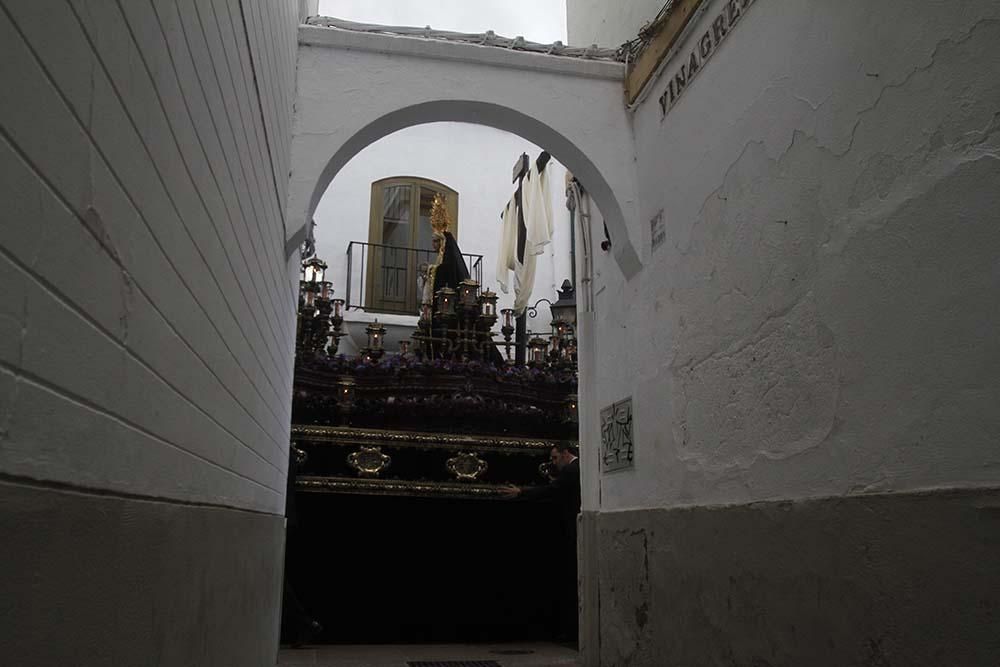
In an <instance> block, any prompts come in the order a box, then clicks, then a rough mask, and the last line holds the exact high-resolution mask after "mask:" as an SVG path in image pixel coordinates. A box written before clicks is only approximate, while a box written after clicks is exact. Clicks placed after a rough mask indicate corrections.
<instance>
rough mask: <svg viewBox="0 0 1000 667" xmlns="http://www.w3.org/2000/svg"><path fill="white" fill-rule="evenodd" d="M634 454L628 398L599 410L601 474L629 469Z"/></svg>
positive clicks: (629, 400) (630, 400) (629, 399)
mask: <svg viewBox="0 0 1000 667" xmlns="http://www.w3.org/2000/svg"><path fill="white" fill-rule="evenodd" d="M634 454H635V443H634V441H633V440H632V397H631V396H630V397H628V398H626V399H625V400H623V401H618V402H617V403H614V404H612V405H609V406H608V407H606V408H604V409H603V410H601V472H602V473H603V472H613V471H615V470H625V469H626V468H631V467H632V465H633V455H634Z"/></svg>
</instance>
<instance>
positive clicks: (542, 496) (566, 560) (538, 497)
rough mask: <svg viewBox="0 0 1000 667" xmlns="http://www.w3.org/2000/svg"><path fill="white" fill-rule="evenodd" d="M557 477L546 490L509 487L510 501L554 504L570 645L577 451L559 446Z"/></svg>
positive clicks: (562, 628) (563, 631)
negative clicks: (556, 515)
mask: <svg viewBox="0 0 1000 667" xmlns="http://www.w3.org/2000/svg"><path fill="white" fill-rule="evenodd" d="M549 463H550V466H551V467H550V470H552V471H554V472H555V476H554V477H553V478H552V479H551V481H549V483H548V484H546V485H544V486H537V487H531V488H521V487H517V486H514V485H513V484H510V485H508V486H507V487H506V488H505V489H504V495H505V496H506V497H507V498H511V499H517V500H526V501H540V502H546V503H552V504H553V505H554V506H555V509H556V511H557V513H558V517H559V525H558V527H557V530H558V531H559V536H560V540H559V541H560V544H561V548H560V550H559V552H558V555H557V557H558V563H557V565H556V571H557V572H559V574H558V575H557V581H556V582H554V584H555V585H556V586H557V587H558V595H559V611H558V619H557V620H558V629H557V632H558V635H559V638H560V639H562V640H563V641H566V642H571V643H574V644H575V643H576V638H577V581H576V516H577V514H579V513H580V461H579V459H578V458H577V457H576V452H575V451H574V448H573V447H570V446H568V445H563V444H560V445H556V446H555V447H553V448H552V451H550V452H549Z"/></svg>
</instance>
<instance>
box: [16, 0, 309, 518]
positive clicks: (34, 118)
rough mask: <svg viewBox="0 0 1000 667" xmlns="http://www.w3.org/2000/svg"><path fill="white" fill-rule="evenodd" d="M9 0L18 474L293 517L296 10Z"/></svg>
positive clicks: (183, 0) (245, 4)
mask: <svg viewBox="0 0 1000 667" xmlns="http://www.w3.org/2000/svg"><path fill="white" fill-rule="evenodd" d="M2 5H3V8H2V10H0V54H2V57H0V79H2V80H3V81H4V83H5V94H4V95H3V96H2V97H0V199H2V200H3V201H4V202H5V207H4V211H3V213H2V215H3V222H2V224H0V285H2V286H3V288H2V289H0V473H2V474H3V475H5V476H10V477H14V478H27V479H35V480H41V481H45V482H56V483H65V484H69V485H72V486H75V487H79V488H84V489H96V490H101V491H107V492H112V493H120V494H135V495H138V496H148V497H157V498H164V499H168V500H179V501H188V502H201V503H211V504H217V505H223V506H229V507H236V508H242V509H252V510H257V511H263V512H270V513H275V514H282V513H283V512H284V493H285V470H286V467H287V446H288V437H287V436H288V426H289V415H290V400H291V380H292V361H293V340H294V326H295V321H294V308H295V300H294V296H295V294H294V290H293V286H292V285H291V284H290V282H289V280H288V275H289V274H288V269H287V264H286V258H285V255H284V244H285V228H284V214H285V211H284V202H285V200H286V197H287V183H288V171H289V142H290V138H291V129H290V126H291V110H292V104H293V101H294V99H293V98H294V95H295V78H294V71H295V55H296V50H297V38H296V30H297V24H298V7H297V3H296V2H295V0H282V1H281V2H272V1H264V0H242V1H241V0H211V1H206V2H201V1H199V2H194V0H177V1H169V0H156V1H155V2H153V3H152V4H141V3H132V2H124V3H112V2H104V3H92V2H82V1H76V0H73V1H71V2H69V3H68V5H67V4H66V3H62V2H54V1H53V0H39V1H38V2H32V3H24V2H3V3H2Z"/></svg>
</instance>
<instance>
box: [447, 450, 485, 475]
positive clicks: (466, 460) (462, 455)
mask: <svg viewBox="0 0 1000 667" xmlns="http://www.w3.org/2000/svg"><path fill="white" fill-rule="evenodd" d="M447 467H448V472H450V473H451V474H452V475H454V476H455V477H456V478H458V479H460V480H463V481H472V480H476V479H479V476H480V475H482V474H483V473H484V472H486V468H487V467H488V466H487V465H486V461H484V460H482V459H481V458H479V456H478V455H477V454H476V453H475V452H459V453H458V454H456V455H455V456H453V457H451V458H450V459H448V463H447Z"/></svg>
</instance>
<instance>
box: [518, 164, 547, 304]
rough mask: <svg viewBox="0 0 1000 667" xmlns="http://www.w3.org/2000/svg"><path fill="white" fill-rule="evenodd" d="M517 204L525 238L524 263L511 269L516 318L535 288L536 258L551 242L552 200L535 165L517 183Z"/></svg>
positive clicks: (544, 176) (543, 176)
mask: <svg viewBox="0 0 1000 667" xmlns="http://www.w3.org/2000/svg"><path fill="white" fill-rule="evenodd" d="M521 205H522V206H523V208H524V210H523V215H524V226H525V228H526V236H525V243H524V261H523V262H516V266H515V268H514V312H515V313H516V314H517V315H520V314H521V313H523V312H524V309H525V308H526V307H527V306H528V301H529V300H530V299H531V291H532V290H533V289H534V287H535V261H536V257H537V256H538V255H541V254H542V253H543V252H545V246H546V245H547V244H548V243H549V242H551V241H552V232H553V223H552V198H551V197H550V196H549V182H548V176H547V175H546V172H545V171H538V165H537V164H536V163H532V164H531V168H530V169H529V170H528V175H527V176H526V177H525V179H524V181H523V182H522V183H521ZM515 252H516V250H515Z"/></svg>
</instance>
